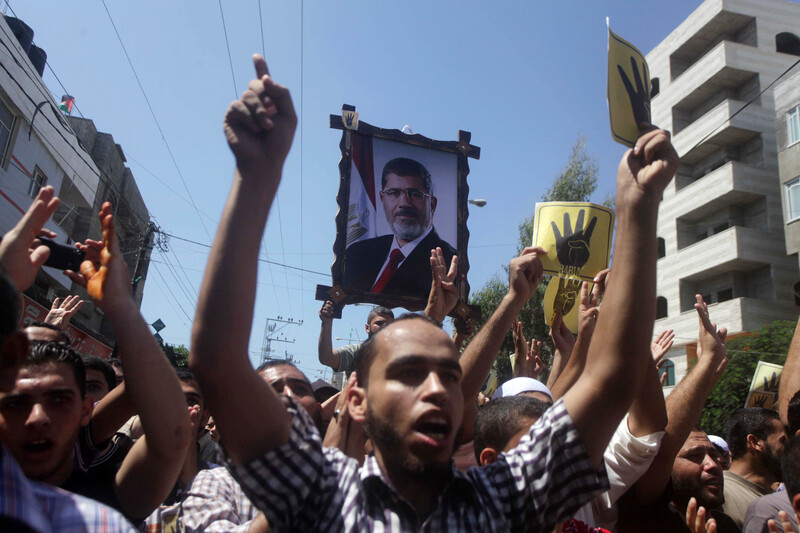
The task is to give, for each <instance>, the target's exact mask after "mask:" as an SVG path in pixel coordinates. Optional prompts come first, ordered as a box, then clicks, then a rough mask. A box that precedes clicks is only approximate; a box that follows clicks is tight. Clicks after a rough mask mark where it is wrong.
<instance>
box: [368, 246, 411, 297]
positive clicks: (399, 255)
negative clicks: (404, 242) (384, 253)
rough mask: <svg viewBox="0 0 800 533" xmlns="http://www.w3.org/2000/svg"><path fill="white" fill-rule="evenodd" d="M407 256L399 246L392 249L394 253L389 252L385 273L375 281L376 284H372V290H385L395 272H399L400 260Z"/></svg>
mask: <svg viewBox="0 0 800 533" xmlns="http://www.w3.org/2000/svg"><path fill="white" fill-rule="evenodd" d="M405 258H406V256H404V255H403V252H401V251H400V249H399V248H395V249H394V250H392V253H391V254H389V264H388V265H386V268H385V269H384V271H383V274H381V277H379V278H378V281H376V282H375V285H373V286H372V292H381V291H382V290H383V288H384V287H385V286H386V284H387V283H388V282H389V280H390V279H391V278H392V276H394V273H395V272H397V267H398V266H399V265H400V261H402V260H403V259H405Z"/></svg>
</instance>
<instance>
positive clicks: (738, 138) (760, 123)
mask: <svg viewBox="0 0 800 533" xmlns="http://www.w3.org/2000/svg"><path fill="white" fill-rule="evenodd" d="M743 106H744V102H742V101H739V100H731V99H728V100H725V101H723V102H720V103H719V104H717V105H716V106H715V107H714V108H712V109H710V110H709V111H708V112H707V113H705V114H704V115H703V116H702V117H700V118H698V119H697V120H695V121H694V122H693V123H692V124H691V125H689V126H687V127H686V128H685V129H683V130H682V131H681V132H680V133H678V134H676V135H675V137H673V139H672V144H673V146H675V149H676V150H677V151H678V155H680V157H681V161H682V162H684V163H686V164H689V165H693V164H695V163H697V162H698V161H701V160H702V159H704V158H705V157H708V156H709V155H711V154H713V153H714V152H716V151H717V150H719V149H720V148H721V147H724V146H730V145H733V146H737V145H742V144H745V143H746V142H748V141H750V140H752V139H753V138H755V137H757V136H758V135H760V134H761V131H766V130H767V129H768V128H769V127H774V123H775V115H774V113H772V114H770V111H769V110H768V109H765V108H763V107H761V106H757V105H750V106H748V107H747V108H745V109H744V110H742V111H741V112H739V113H738V114H736V113H737V112H738V111H739V110H740V109H742V107H743ZM734 114H736V116H733V115H734ZM700 141H702V143H701V144H699V145H698V143H700Z"/></svg>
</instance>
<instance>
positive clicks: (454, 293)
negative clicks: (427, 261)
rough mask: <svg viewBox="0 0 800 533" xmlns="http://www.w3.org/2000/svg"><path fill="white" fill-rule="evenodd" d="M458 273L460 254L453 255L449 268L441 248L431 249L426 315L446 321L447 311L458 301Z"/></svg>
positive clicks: (438, 320)
mask: <svg viewBox="0 0 800 533" xmlns="http://www.w3.org/2000/svg"><path fill="white" fill-rule="evenodd" d="M457 274H458V256H455V255H454V256H453V259H452V260H451V261H450V268H449V270H448V267H447V263H446V262H445V260H444V254H442V249H441V248H434V249H433V250H431V292H430V293H429V294H428V304H427V305H426V306H425V316H427V317H430V318H432V319H434V320H435V321H437V322H438V323H439V324H441V323H442V322H444V319H445V317H446V316H447V313H449V312H450V311H452V310H453V308H454V307H455V306H456V304H457V303H458V289H457V288H456V284H455V280H456V275H457Z"/></svg>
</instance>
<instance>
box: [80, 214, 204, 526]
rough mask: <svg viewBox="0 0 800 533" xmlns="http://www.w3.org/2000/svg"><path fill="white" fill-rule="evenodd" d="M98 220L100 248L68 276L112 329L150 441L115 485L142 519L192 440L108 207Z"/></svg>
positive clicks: (93, 244) (130, 458) (90, 246)
mask: <svg viewBox="0 0 800 533" xmlns="http://www.w3.org/2000/svg"><path fill="white" fill-rule="evenodd" d="M100 220H101V223H102V227H103V240H102V242H98V241H87V242H86V244H85V245H80V244H79V245H78V246H79V247H80V248H81V249H82V250H83V251H84V252H86V261H84V262H83V264H82V265H81V273H80V274H77V273H74V272H68V273H67V274H68V275H69V276H70V277H71V278H72V279H73V281H75V282H76V283H78V284H80V285H83V286H85V287H86V288H87V292H88V293H89V296H91V297H92V300H93V301H94V302H95V304H96V305H97V306H98V307H99V308H100V309H102V310H103V312H104V313H105V316H106V317H107V318H108V320H109V322H110V323H111V327H112V328H113V330H114V336H115V338H116V341H117V346H118V347H119V357H120V359H121V360H122V368H123V370H124V372H125V394H126V395H127V396H128V398H129V400H130V402H131V404H132V405H133V407H134V409H135V411H136V412H137V413H138V414H139V416H140V419H141V422H142V427H143V429H144V432H145V434H146V435H147V438H146V439H141V440H140V441H139V442H137V443H136V444H135V445H134V447H133V448H132V449H131V451H130V452H129V453H128V455H127V456H126V457H125V460H124V461H123V463H122V466H121V467H120V469H119V471H118V472H117V475H116V478H115V481H114V490H115V493H116V495H117V499H118V500H119V502H120V504H121V506H122V510H123V511H124V513H125V514H126V515H127V516H129V517H131V518H134V519H139V518H144V517H146V516H147V515H148V514H150V513H151V512H152V511H153V509H155V508H156V507H158V505H160V504H161V502H163V501H164V499H165V498H166V497H167V496H168V495H169V491H170V489H171V488H172V486H173V485H174V483H175V480H176V479H177V476H178V472H179V471H180V467H181V464H182V463H183V456H184V454H185V453H186V447H187V446H188V445H189V443H190V442H191V440H192V435H191V430H190V427H189V417H188V416H187V414H186V400H185V398H184V396H183V392H182V391H181V387H180V384H179V382H178V378H177V377H176V376H175V372H174V371H173V370H172V367H171V366H170V364H169V361H168V360H167V358H166V357H165V356H164V353H163V352H162V351H161V348H160V347H159V346H158V343H157V342H156V340H155V339H154V338H153V335H152V334H151V333H150V330H149V328H148V326H147V323H146V322H145V321H144V319H143V318H142V315H141V314H139V309H138V308H137V307H136V303H135V302H134V300H133V297H132V295H131V290H130V286H131V282H130V273H129V271H128V267H127V265H126V264H125V262H124V261H123V259H122V253H121V251H120V249H119V242H118V240H117V238H116V236H115V235H114V217H113V215H112V214H111V204H110V203H108V202H106V203H105V204H103V207H102V209H101V210H100Z"/></svg>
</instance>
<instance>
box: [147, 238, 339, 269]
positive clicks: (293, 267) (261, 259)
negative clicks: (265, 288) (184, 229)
mask: <svg viewBox="0 0 800 533" xmlns="http://www.w3.org/2000/svg"><path fill="white" fill-rule="evenodd" d="M159 233H161V234H163V235H166V236H167V237H169V238H170V239H178V240H179V241H184V242H190V243H192V244H196V245H198V246H203V247H205V248H211V246H210V245H208V244H205V243H202V242H197V241H193V240H191V239H186V238H184V237H178V236H177V235H172V234H171V233H166V232H164V231H159ZM258 260H259V261H261V262H262V263H269V264H271V265H277V266H280V267H283V268H289V269H291V270H298V271H300V272H308V273H309V274H317V275H319V276H325V277H329V276H330V274H326V273H324V272H318V271H316V270H309V269H307V268H300V267H296V266H292V265H285V264H283V263H278V262H277V261H270V260H269V259H263V258H261V257H259V258H258Z"/></svg>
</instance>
